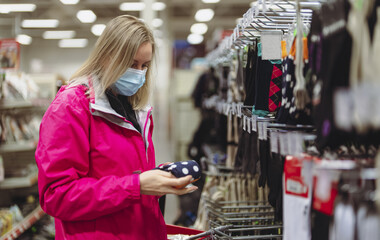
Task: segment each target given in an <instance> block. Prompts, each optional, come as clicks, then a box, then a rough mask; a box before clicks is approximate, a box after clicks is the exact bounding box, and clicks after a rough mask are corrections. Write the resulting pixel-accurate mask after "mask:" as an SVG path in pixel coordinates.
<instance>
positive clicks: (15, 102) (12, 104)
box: [0, 100, 34, 111]
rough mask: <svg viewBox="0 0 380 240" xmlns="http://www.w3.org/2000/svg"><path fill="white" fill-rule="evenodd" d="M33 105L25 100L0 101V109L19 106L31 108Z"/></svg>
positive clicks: (17, 107)
mask: <svg viewBox="0 0 380 240" xmlns="http://www.w3.org/2000/svg"><path fill="white" fill-rule="evenodd" d="M32 107H34V105H33V104H32V103H31V102H30V101H27V100H13V101H10V100H7V101H0V111H1V110H10V109H19V108H32Z"/></svg>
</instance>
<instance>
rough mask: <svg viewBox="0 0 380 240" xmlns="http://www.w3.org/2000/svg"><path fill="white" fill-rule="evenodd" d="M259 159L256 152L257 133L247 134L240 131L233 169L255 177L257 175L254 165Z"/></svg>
mask: <svg viewBox="0 0 380 240" xmlns="http://www.w3.org/2000/svg"><path fill="white" fill-rule="evenodd" d="M258 159H259V155H258V151H257V132H252V133H248V132H246V131H242V132H241V134H240V138H239V145H238V150H237V154H236V159H235V166H234V167H235V169H241V172H242V173H244V174H246V173H250V174H251V175H255V174H256V173H257V169H256V165H257V161H258Z"/></svg>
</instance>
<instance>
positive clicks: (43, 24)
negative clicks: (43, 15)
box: [21, 19, 59, 28]
mask: <svg viewBox="0 0 380 240" xmlns="http://www.w3.org/2000/svg"><path fill="white" fill-rule="evenodd" d="M58 24H59V21H58V20H57V19H25V20H23V21H22V22H21V27H23V28H55V27H57V26H58Z"/></svg>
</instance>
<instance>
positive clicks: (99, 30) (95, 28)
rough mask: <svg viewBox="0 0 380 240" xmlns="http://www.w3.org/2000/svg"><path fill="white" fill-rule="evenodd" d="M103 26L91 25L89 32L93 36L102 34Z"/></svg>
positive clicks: (104, 26)
mask: <svg viewBox="0 0 380 240" xmlns="http://www.w3.org/2000/svg"><path fill="white" fill-rule="evenodd" d="M105 28H106V25H105V24H95V25H93V26H92V27H91V32H92V33H93V34H94V35H95V36H100V35H102V33H103V31H104V29H105Z"/></svg>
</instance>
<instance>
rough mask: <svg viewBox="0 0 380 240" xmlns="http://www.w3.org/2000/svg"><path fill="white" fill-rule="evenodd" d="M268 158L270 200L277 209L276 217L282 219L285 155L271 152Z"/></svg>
mask: <svg viewBox="0 0 380 240" xmlns="http://www.w3.org/2000/svg"><path fill="white" fill-rule="evenodd" d="M269 156H270V157H269V158H268V173H267V177H268V188H269V194H268V201H269V203H270V205H272V206H273V207H274V209H275V219H276V220H278V221H282V212H283V211H282V209H283V206H282V202H283V196H282V176H283V172H284V163H285V156H281V155H280V154H277V153H271V154H269Z"/></svg>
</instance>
